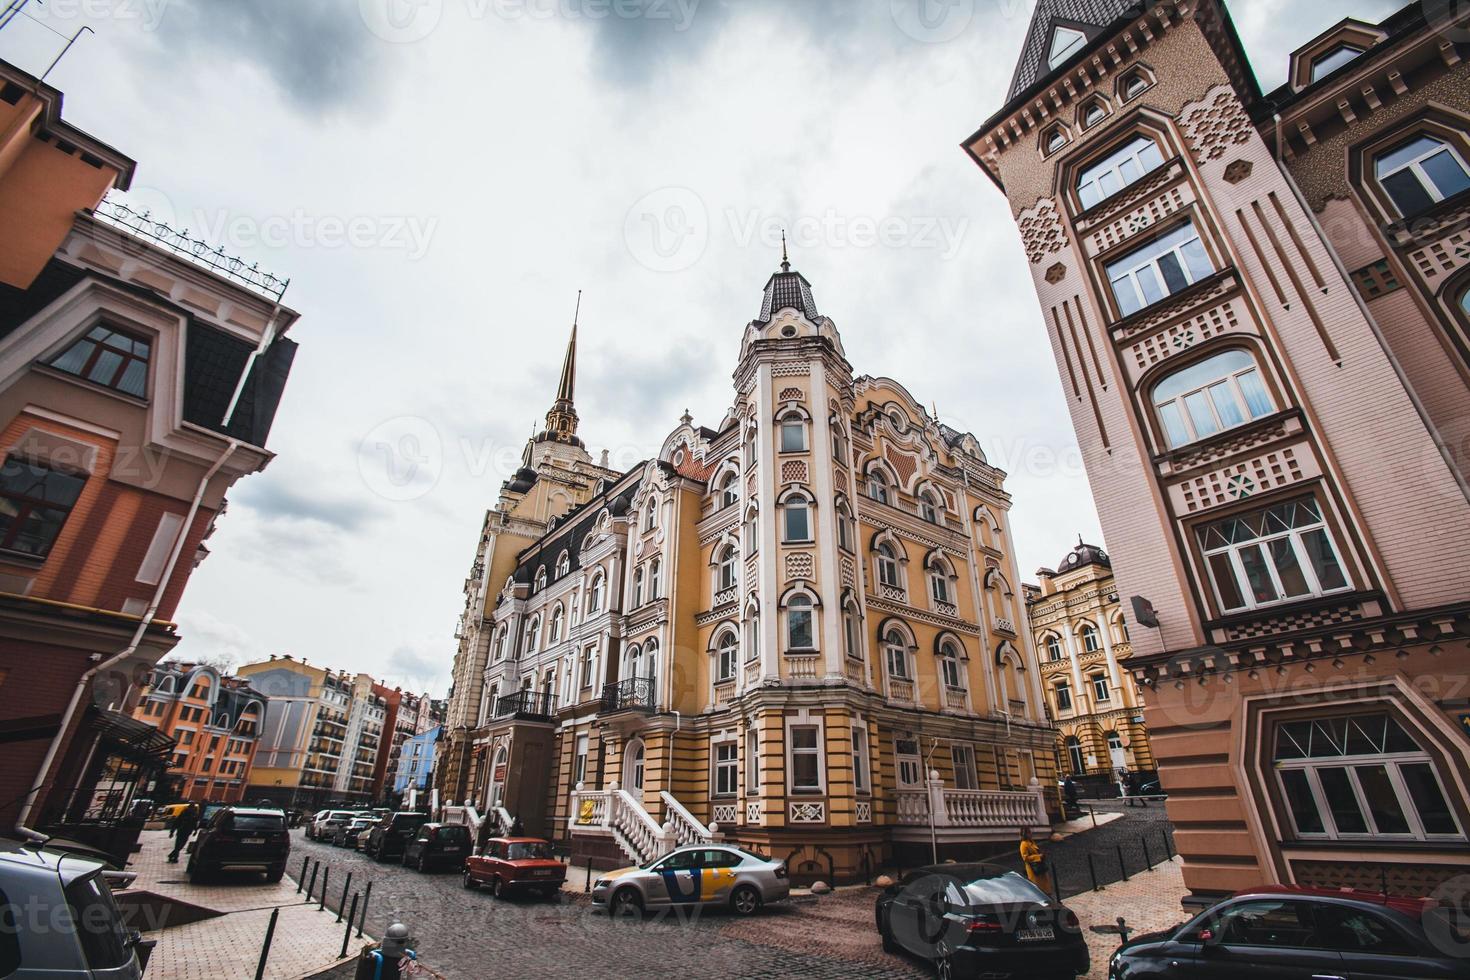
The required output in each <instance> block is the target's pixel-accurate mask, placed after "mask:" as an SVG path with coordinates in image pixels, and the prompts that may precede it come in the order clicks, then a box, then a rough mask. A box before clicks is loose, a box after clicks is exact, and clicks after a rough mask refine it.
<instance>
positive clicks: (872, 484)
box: [863, 470, 892, 504]
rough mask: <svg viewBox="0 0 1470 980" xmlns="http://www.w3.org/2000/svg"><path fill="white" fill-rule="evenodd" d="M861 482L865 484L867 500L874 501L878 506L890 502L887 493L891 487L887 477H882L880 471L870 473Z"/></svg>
mask: <svg viewBox="0 0 1470 980" xmlns="http://www.w3.org/2000/svg"><path fill="white" fill-rule="evenodd" d="M863 482H864V484H865V487H864V491H865V492H866V493H867V495H868V499H869V500H875V501H877V502H878V503H880V504H888V503H891V502H892V498H891V495H890V493H889V491H890V490H891V489H892V486H891V484H889V482H888V477H886V476H885V475H883V471H882V470H873V471H871V472H870V473H868V475H867V478H866V479H865V480H864V481H863Z"/></svg>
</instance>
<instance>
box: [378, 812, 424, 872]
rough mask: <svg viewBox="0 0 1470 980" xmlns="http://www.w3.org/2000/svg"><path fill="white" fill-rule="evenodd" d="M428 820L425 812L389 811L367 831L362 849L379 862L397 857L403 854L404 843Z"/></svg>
mask: <svg viewBox="0 0 1470 980" xmlns="http://www.w3.org/2000/svg"><path fill="white" fill-rule="evenodd" d="M428 822H429V815H428V814H427V813H414V812H413V811H411V810H400V811H399V812H398V813H390V814H389V815H388V816H386V817H384V818H383V819H382V820H379V821H378V822H377V823H376V824H374V825H373V828H372V829H371V830H370V831H368V842H367V846H366V847H364V848H363V851H364V852H366V853H367V854H369V855H371V856H372V858H373V860H375V861H378V862H380V863H381V862H383V861H386V860H388V859H389V858H395V857H399V856H401V855H402V854H403V848H404V845H406V844H407V843H408V842H409V841H410V840H411V839H413V835H414V834H416V833H418V829H419V828H420V827H422V826H423V825H424V824H426V823H428Z"/></svg>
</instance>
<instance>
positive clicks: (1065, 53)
mask: <svg viewBox="0 0 1470 980" xmlns="http://www.w3.org/2000/svg"><path fill="white" fill-rule="evenodd" d="M1086 46H1087V35H1086V34H1084V33H1082V32H1081V31H1079V30H1077V29H1076V28H1074V27H1065V26H1062V25H1058V26H1057V29H1056V30H1054V31H1052V35H1051V48H1050V49H1049V50H1048V52H1047V56H1046V64H1047V67H1048V68H1053V69H1055V68H1057V67H1058V66H1060V65H1062V64H1064V63H1065V62H1066V61H1067V59H1068V58H1070V57H1072V56H1073V55H1074V54H1076V53H1077V52H1078V51H1081V50H1082V49H1083V48H1085V47H1086Z"/></svg>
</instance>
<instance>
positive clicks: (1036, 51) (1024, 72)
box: [1006, 0, 1147, 101]
mask: <svg viewBox="0 0 1470 980" xmlns="http://www.w3.org/2000/svg"><path fill="white" fill-rule="evenodd" d="M1146 6H1147V0H1036V10H1035V12H1034V13H1033V14H1032V15H1031V26H1030V27H1028V28H1027V29H1026V43H1025V45H1024V46H1023V47H1022V48H1021V60H1020V61H1019V62H1017V64H1016V74H1015V76H1014V77H1013V78H1012V79H1011V90H1010V94H1009V95H1008V96H1007V97H1006V99H1007V101H1010V100H1011V99H1014V98H1016V97H1017V96H1018V95H1020V94H1021V93H1022V92H1024V91H1026V90H1027V89H1029V88H1030V87H1031V86H1032V85H1035V84H1036V83H1037V82H1038V81H1040V80H1041V79H1042V78H1045V77H1046V76H1047V75H1050V74H1051V67H1050V66H1049V65H1048V64H1047V63H1046V57H1047V55H1048V54H1050V53H1051V37H1052V27H1053V25H1054V24H1056V23H1057V22H1058V21H1060V22H1061V23H1062V24H1063V25H1064V26H1066V27H1070V28H1073V29H1074V30H1079V31H1081V32H1082V33H1083V34H1085V35H1087V40H1088V41H1089V42H1091V41H1094V40H1096V39H1097V36H1098V35H1099V34H1101V33H1102V32H1103V30H1104V29H1105V28H1107V27H1108V26H1109V25H1111V24H1112V23H1113V22H1114V21H1116V20H1118V19H1119V18H1121V17H1128V18H1132V17H1137V16H1138V15H1139V14H1141V13H1143V10H1144V8H1145V7H1146ZM1074 57H1075V56H1074Z"/></svg>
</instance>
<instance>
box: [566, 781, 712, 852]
mask: <svg viewBox="0 0 1470 980" xmlns="http://www.w3.org/2000/svg"><path fill="white" fill-rule="evenodd" d="M659 799H660V800H661V801H662V803H663V805H664V810H665V813H666V814H667V819H666V820H665V821H664V823H663V824H662V825H660V824H659V822H658V821H657V820H655V819H654V818H653V815H652V814H650V813H649V812H648V811H647V810H646V809H645V808H644V806H643V804H642V803H641V802H640V801H639V799H638V797H637V796H635V795H633V794H632V793H630V792H628V791H627V790H625V789H621V788H619V787H618V784H617V783H612V784H611V785H610V786H609V787H608V788H607V789H585V788H582V787H581V786H580V785H579V787H578V789H576V790H575V791H574V792H573V793H572V814H571V817H570V819H569V821H568V831H569V832H570V834H571V836H572V837H573V838H574V839H575V838H583V839H593V840H595V839H597V838H602V839H605V840H611V841H612V842H613V843H615V844H616V845H617V849H618V850H619V851H621V852H622V854H623V856H624V857H626V858H627V859H628V860H629V861H631V862H633V863H634V864H647V863H648V862H649V861H652V860H653V859H654V858H656V857H658V856H660V855H662V854H667V853H668V852H669V851H672V850H673V849H674V848H676V847H683V846H685V845H687V844H700V843H710V842H713V841H717V840H720V839H722V835H721V834H720V833H719V827H718V825H716V824H710V825H709V826H707V827H706V826H705V825H704V824H702V823H700V822H699V820H697V819H696V818H695V817H694V815H693V814H691V813H690V812H689V810H688V809H687V808H686V807H685V806H684V805H683V804H682V803H680V802H679V801H678V799H676V798H675V797H674V796H673V794H671V793H668V792H664V793H661V794H659Z"/></svg>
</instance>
